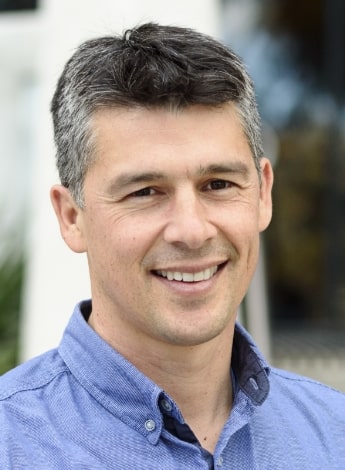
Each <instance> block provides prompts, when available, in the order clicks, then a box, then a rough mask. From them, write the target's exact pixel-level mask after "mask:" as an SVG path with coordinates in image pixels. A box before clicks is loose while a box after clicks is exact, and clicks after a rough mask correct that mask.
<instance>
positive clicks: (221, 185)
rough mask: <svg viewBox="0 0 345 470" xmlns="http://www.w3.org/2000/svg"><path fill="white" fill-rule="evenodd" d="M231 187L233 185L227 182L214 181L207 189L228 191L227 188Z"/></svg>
mask: <svg viewBox="0 0 345 470" xmlns="http://www.w3.org/2000/svg"><path fill="white" fill-rule="evenodd" d="M230 185H231V183H229V181H225V180H214V181H211V182H210V183H209V184H208V185H207V189H211V190H213V191H214V190H216V191H217V190H219V189H226V188H229V186H230Z"/></svg>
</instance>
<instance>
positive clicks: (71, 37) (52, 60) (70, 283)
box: [21, 0, 220, 360]
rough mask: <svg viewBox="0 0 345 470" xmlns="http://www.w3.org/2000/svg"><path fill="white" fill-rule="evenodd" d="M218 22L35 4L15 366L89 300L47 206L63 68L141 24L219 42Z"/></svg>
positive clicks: (206, 1)
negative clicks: (83, 47)
mask: <svg viewBox="0 0 345 470" xmlns="http://www.w3.org/2000/svg"><path fill="white" fill-rule="evenodd" d="M219 16H220V14H219V11H218V1H217V0H188V1H187V0H173V1H164V0H122V1H120V0H97V1H94V0H89V1H85V0H42V1H41V11H40V12H39V14H38V17H37V21H36V23H35V28H34V29H35V34H37V36H38V41H37V44H38V46H37V47H38V49H37V50H36V51H35V54H34V51H33V58H34V60H35V62H34V63H35V64H36V72H37V79H38V92H37V102H36V106H35V113H36V119H35V122H34V125H35V142H34V148H35V158H34V175H33V182H34V184H33V191H32V193H31V201H30V202H31V204H30V206H31V210H30V227H31V228H30V234H29V237H28V239H29V242H28V243H29V247H28V248H29V250H28V252H29V260H28V261H29V262H28V269H27V278H26V289H25V293H24V298H23V305H24V307H23V322H22V340H21V345H22V348H21V360H25V359H28V358H30V357H32V356H34V355H37V354H39V353H40V352H43V351H45V350H47V349H49V348H51V347H54V346H56V345H57V344H58V342H59V340H60V337H61V334H62V332H63V329H64V327H65V325H66V323H67V321H68V318H69V316H70V314H71V312H72V309H73V307H74V305H75V304H76V303H77V302H78V301H79V300H81V299H83V298H87V297H89V296H90V288H89V281H88V270H87V264H86V259H85V257H84V256H83V255H76V254H74V253H72V252H70V251H69V249H68V248H67V247H66V246H65V244H64V242H63V241H62V240H61V238H60V235H59V231H58V225H57V222H56V220H55V216H54V214H53V210H52V208H51V205H50V200H49V188H50V186H51V185H52V184H54V183H55V182H57V181H58V177H57V173H56V171H55V162H54V147H53V140H52V126H51V118H50V115H49V104H50V100H51V97H52V94H53V91H54V87H55V83H56V80H57V78H58V76H59V74H60V73H61V70H62V67H63V65H64V63H65V62H66V60H67V59H68V58H69V57H70V55H71V54H72V52H73V50H74V48H75V47H76V46H77V45H78V44H79V43H80V42H81V41H83V40H85V39H88V38H90V37H92V36H98V35H104V34H110V33H112V32H122V31H123V30H124V29H126V28H128V27H131V26H133V25H135V24H137V23H141V22H144V21H151V20H153V21H158V22H161V23H165V24H179V25H183V26H189V27H193V28H196V29H198V30H200V31H203V32H206V33H208V34H211V35H213V36H216V37H219V36H220V34H219V24H218V20H219ZM36 57H37V62H36Z"/></svg>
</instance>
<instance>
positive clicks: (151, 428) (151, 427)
mask: <svg viewBox="0 0 345 470" xmlns="http://www.w3.org/2000/svg"><path fill="white" fill-rule="evenodd" d="M145 429H146V431H149V432H152V431H154V430H155V429H156V423H155V422H154V421H153V419H148V420H147V421H145Z"/></svg>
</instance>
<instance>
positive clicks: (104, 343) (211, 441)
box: [0, 24, 345, 470]
mask: <svg viewBox="0 0 345 470" xmlns="http://www.w3.org/2000/svg"><path fill="white" fill-rule="evenodd" d="M52 113H53V119H54V130H55V141H56V146H57V165H58V169H59V173H60V178H61V185H56V186H54V187H53V188H52V190H51V199H52V203H53V206H54V209H55V212H56V215H57V218H58V221H59V224H60V229H61V234H62V236H63V238H64V240H65V242H66V243H67V245H68V246H69V247H70V248H71V249H72V250H73V251H75V252H77V253H86V254H87V257H88V263H89V271H90V280H91V289H92V301H84V302H81V303H80V305H78V306H77V307H76V309H75V311H74V313H73V315H72V318H71V321H70V323H69V325H68V326H67V329H66V331H65V333H64V336H63V338H62V342H61V344H60V346H59V347H58V348H57V349H56V350H53V351H50V352H48V353H46V354H44V355H42V356H41V357H39V358H37V359H34V360H32V361H30V362H28V363H27V364H24V365H22V366H19V367H18V368H17V369H15V370H14V371H12V372H10V373H8V374H6V375H5V376H4V377H3V378H2V379H1V381H0V390H1V391H0V399H1V402H0V403H1V405H0V427H1V438H0V439H1V446H0V447H1V448H0V467H1V468H20V469H22V468H35V469H43V468H44V469H48V468H49V469H59V470H61V469H70V468H71V469H72V468H73V469H75V468H88V469H105V468H116V469H131V470H132V469H146V468H147V469H149V468H150V469H178V470H181V469H203V468H205V469H211V468H226V469H230V468H239V469H252V468H253V469H254V468H255V469H257V468H260V469H262V468H263V469H292V468H293V469H309V468H310V469H326V468H327V469H335V468H339V469H340V468H342V469H343V468H345V398H344V396H343V395H342V394H341V393H339V392H336V391H333V390H331V389H329V388H328V387H326V386H323V385H321V384H318V383H315V382H313V381H312V380H309V379H305V378H302V377H297V376H295V375H293V374H290V373H287V372H283V371H279V370H275V369H272V368H270V367H269V366H268V364H267V363H266V362H265V360H264V359H263V357H262V356H261V355H260V352H259V351H258V350H257V347H256V346H255V344H254V343H253V341H252V339H251V338H250V337H249V335H248V334H247V332H246V331H245V330H244V329H243V328H242V327H241V326H240V325H238V324H236V312H237V309H238V306H239V305H240V303H241V301H242V299H243V297H244V295H245V293H246V291H247V289H248V286H249V283H250V280H251V278H252V275H253V272H254V270H255V266H256V263H257V258H258V250H259V233H260V232H262V231H263V230H264V229H265V228H266V227H267V225H268V224H269V222H270V218H271V205H272V203H271V188H272V181H273V176H272V168H271V165H270V163H269V161H268V160H267V159H266V158H265V157H264V156H263V151H262V147H261V141H260V125H259V117H258V112H257V108H256V103H255V97H254V90H253V86H252V82H251V80H250V78H249V77H248V75H247V72H246V71H245V69H244V67H243V65H242V63H241V61H240V60H239V58H238V57H237V56H236V55H235V54H234V53H233V52H232V51H230V50H228V49H227V48H225V47H224V46H222V45H221V44H219V43H218V42H217V41H215V40H213V39H211V38H209V37H207V36H204V35H201V34H198V33H196V32H194V31H192V30H189V29H184V28H177V27H163V26H158V25H155V24H145V25H142V26H139V27H138V28H136V29H133V30H131V31H127V32H126V33H125V34H124V36H123V37H106V38H100V39H95V40H91V41H88V42H86V43H85V44H83V45H82V46H81V47H80V48H79V49H78V50H77V51H76V52H75V54H74V55H73V57H72V58H71V59H70V61H69V62H68V63H67V65H66V67H65V69H64V72H63V74H62V76H61V78H60V80H59V82H58V85H57V89H56V92H55V95H54V98H53V102H52Z"/></svg>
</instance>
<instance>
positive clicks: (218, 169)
mask: <svg viewBox="0 0 345 470" xmlns="http://www.w3.org/2000/svg"><path fill="white" fill-rule="evenodd" d="M249 171H250V170H249V167H248V165H246V164H245V163H243V162H240V161H237V162H231V163H224V164H212V165H207V166H202V165H201V166H200V168H199V171H198V174H199V175H200V176H204V175H208V174H214V173H238V174H241V175H243V176H248V175H249Z"/></svg>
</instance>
